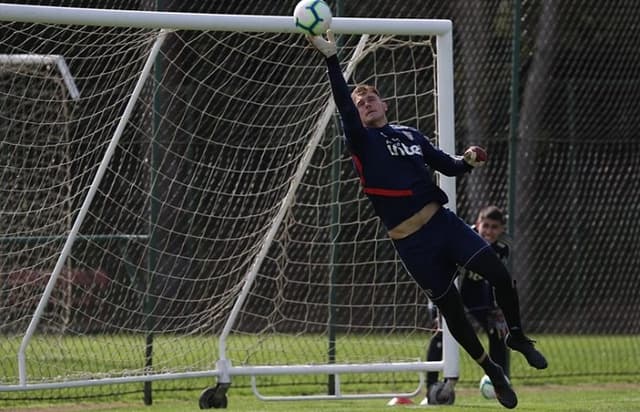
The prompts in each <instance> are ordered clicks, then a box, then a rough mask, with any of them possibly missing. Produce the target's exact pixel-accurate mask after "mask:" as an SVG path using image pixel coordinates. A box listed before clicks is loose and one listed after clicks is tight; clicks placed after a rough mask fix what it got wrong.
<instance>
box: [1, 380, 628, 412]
mask: <svg viewBox="0 0 640 412" xmlns="http://www.w3.org/2000/svg"><path fill="white" fill-rule="evenodd" d="M516 390H517V392H518V397H519V405H518V407H517V410H519V411H536V412H537V411H576V412H577V411H581V412H582V411H585V412H588V411H593V412H627V411H628V412H631V411H640V384H635V385H634V384H625V385H621V384H602V385H586V384H585V385H573V386H565V385H560V386H558V385H539V386H535V387H530V386H529V387H526V386H525V387H516ZM421 399H422V397H418V398H416V399H415V402H416V404H414V405H407V406H404V405H403V406H395V407H389V406H386V402H387V400H388V399H375V400H333V401H291V402H290V401H287V402H284V401H278V402H274V401H266V402H265V401H261V400H259V399H257V398H255V397H253V396H250V395H248V394H242V393H240V394H238V393H236V392H234V391H233V390H231V391H230V393H229V396H228V402H229V403H228V407H227V409H226V410H227V411H230V412H232V411H267V412H268V411H278V412H282V411H300V412H311V411H317V412H328V411H332V412H351V411H353V412H365V411H371V412H376V411H387V412H388V411H390V410H416V409H417V410H442V411H446V412H458V411H460V412H463V411H464V412H468V411H486V412H490V411H500V410H502V411H504V410H505V409H504V408H502V407H501V406H500V405H499V404H498V403H497V402H496V401H493V400H486V399H483V398H482V397H481V396H480V395H479V393H478V391H477V390H476V388H471V387H469V386H461V387H459V388H458V390H457V392H456V402H455V404H454V405H443V406H419V405H418V403H419V402H420V400H421ZM197 402H198V393H197V392H184V393H180V394H179V395H174V396H159V397H158V399H154V403H153V405H151V406H144V405H143V404H142V402H141V401H140V400H137V401H136V400H134V399H132V400H120V401H117V402H101V403H95V402H91V403H89V402H82V403H79V404H78V403H73V404H72V403H66V404H64V403H63V404H58V405H52V404H46V403H32V404H31V405H23V406H19V407H12V408H2V407H1V406H0V410H3V411H4V410H14V411H23V412H35V411H51V412H54V411H55V412H62V411H65V412H73V411H92V412H103V411H104V412H107V411H110V412H114V411H115V412H120V411H122V412H124V411H128V412H169V411H172V412H173V411H185V412H188V411H198V410H200V409H199V408H198V404H197Z"/></svg>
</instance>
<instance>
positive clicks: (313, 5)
mask: <svg viewBox="0 0 640 412" xmlns="http://www.w3.org/2000/svg"><path fill="white" fill-rule="evenodd" d="M331 17H332V16H331V9H330V8H329V6H328V5H327V3H325V2H324V1H322V0H302V1H300V2H299V3H298V4H297V5H296V8H295V9H294V10H293V20H294V21H295V23H296V27H297V28H298V30H300V31H301V32H302V33H304V34H310V35H312V36H318V35H321V34H322V33H324V32H326V31H327V30H328V29H329V27H330V26H331Z"/></svg>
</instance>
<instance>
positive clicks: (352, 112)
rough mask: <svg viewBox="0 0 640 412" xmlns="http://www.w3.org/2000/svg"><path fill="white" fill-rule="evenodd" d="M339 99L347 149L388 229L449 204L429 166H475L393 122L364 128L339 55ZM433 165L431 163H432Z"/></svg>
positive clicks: (457, 170) (456, 169)
mask: <svg viewBox="0 0 640 412" xmlns="http://www.w3.org/2000/svg"><path fill="white" fill-rule="evenodd" d="M327 67H328V69H329V80H330V81H331V89H332V92H333V98H334V100H335V102H336V106H337V107H338V111H339V112H340V116H341V118H342V125H343V127H344V133H345V138H346V141H347V148H348V149H349V152H350V153H351V156H352V159H353V163H354V166H355V169H356V171H357V173H358V175H359V176H360V183H361V184H362V187H363V190H364V193H365V194H367V196H368V197H369V199H370V200H371V202H372V204H373V207H374V209H375V211H376V214H377V215H378V216H379V217H380V219H382V222H383V223H384V225H385V227H386V228H387V229H392V228H394V227H395V226H397V225H398V224H399V223H401V222H402V221H404V220H406V219H408V218H409V217H411V216H412V215H414V214H415V213H416V212H418V211H419V210H420V209H422V208H423V207H424V206H425V205H426V204H428V203H430V202H434V201H435V202H438V203H440V204H441V205H444V204H446V203H447V202H448V199H447V195H446V194H445V193H444V192H443V191H442V189H440V188H439V187H438V185H436V184H435V182H434V180H433V176H432V174H431V172H430V170H429V169H428V167H430V168H431V169H433V170H437V171H439V172H441V173H443V174H444V175H446V176H459V175H461V174H464V173H465V172H469V171H471V169H472V167H471V166H470V165H469V164H467V163H466V162H465V161H463V160H462V158H461V157H453V156H450V155H448V154H447V153H445V152H443V151H441V150H440V149H438V148H436V147H434V146H433V145H432V144H431V142H430V141H429V140H428V139H427V138H426V137H425V136H424V135H423V134H422V133H420V132H419V131H418V130H416V129H414V128H412V127H407V126H399V125H391V124H387V125H385V126H383V127H381V128H368V127H364V126H363V124H362V122H361V120H360V115H359V114H358V109H357V108H356V106H355V104H354V103H353V100H352V99H351V94H350V92H349V88H348V86H347V83H346V82H345V80H344V77H343V76H342V72H341V70H340V64H339V61H338V58H337V57H336V56H332V57H329V58H328V59H327ZM427 166H428V167H427Z"/></svg>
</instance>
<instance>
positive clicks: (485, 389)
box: [480, 375, 511, 399]
mask: <svg viewBox="0 0 640 412" xmlns="http://www.w3.org/2000/svg"><path fill="white" fill-rule="evenodd" d="M505 378H506V379H507V382H508V383H509V384H511V382H509V378H507V377H506V376H505ZM480 393H481V394H482V397H483V398H485V399H495V398H496V391H495V389H494V388H493V383H491V379H489V377H488V376H487V375H484V376H483V377H482V379H480Z"/></svg>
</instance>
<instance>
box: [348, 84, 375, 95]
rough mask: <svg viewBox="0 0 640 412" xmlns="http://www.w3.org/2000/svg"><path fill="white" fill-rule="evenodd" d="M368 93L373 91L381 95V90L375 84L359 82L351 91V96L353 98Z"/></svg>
mask: <svg viewBox="0 0 640 412" xmlns="http://www.w3.org/2000/svg"><path fill="white" fill-rule="evenodd" d="M368 93H373V94H375V95H376V96H378V97H380V92H379V91H378V89H376V87H375V86H371V85H369V84H359V85H357V86H356V87H355V88H354V89H353V91H352V92H351V98H352V99H353V98H355V97H357V96H362V95H365V94H368Z"/></svg>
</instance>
